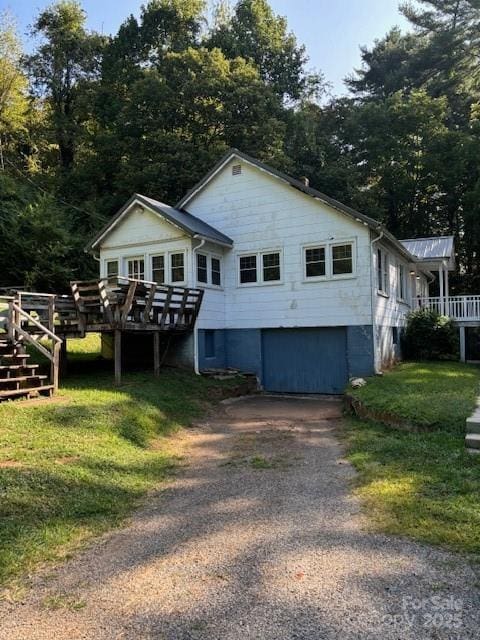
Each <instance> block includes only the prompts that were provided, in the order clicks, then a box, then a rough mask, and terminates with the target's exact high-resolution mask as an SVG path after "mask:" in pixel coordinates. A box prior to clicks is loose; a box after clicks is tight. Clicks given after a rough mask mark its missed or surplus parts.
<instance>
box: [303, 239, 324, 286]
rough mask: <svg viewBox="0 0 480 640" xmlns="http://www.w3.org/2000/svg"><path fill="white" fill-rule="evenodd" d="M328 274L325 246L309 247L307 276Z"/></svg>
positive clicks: (306, 266)
mask: <svg viewBox="0 0 480 640" xmlns="http://www.w3.org/2000/svg"><path fill="white" fill-rule="evenodd" d="M326 275H327V256H326V250H325V247H321V246H319V247H307V248H306V249H305V277H306V278H321V277H323V276H326Z"/></svg>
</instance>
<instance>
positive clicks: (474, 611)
mask: <svg viewBox="0 0 480 640" xmlns="http://www.w3.org/2000/svg"><path fill="white" fill-rule="evenodd" d="M340 420H341V411H340V404H339V402H338V401H337V400H334V399H308V400H302V399H293V398H292V399H281V398H268V397H258V398H250V399H245V400H240V401H238V402H235V403H232V404H229V405H224V406H223V408H222V409H220V410H219V411H218V412H217V413H216V414H215V417H214V418H213V419H211V420H210V422H209V423H207V424H205V425H202V426H198V427H195V428H194V429H190V430H187V431H184V432H183V433H182V434H181V435H180V436H178V437H177V438H178V440H177V438H176V439H175V440H176V446H179V447H181V450H182V451H183V452H184V455H185V462H186V464H185V466H184V467H183V469H182V470H181V472H180V473H179V475H178V476H177V478H176V479H175V480H174V481H172V482H171V483H170V484H169V485H168V486H167V488H166V489H164V490H162V491H160V492H158V493H157V494H154V495H152V496H151V498H150V499H149V500H148V504H147V505H146V507H145V508H144V509H142V510H141V511H139V512H137V514H136V515H135V516H134V517H133V518H132V520H131V521H130V523H129V525H128V526H127V527H125V528H124V529H121V530H118V531H115V532H113V533H111V534H109V535H107V536H104V537H103V538H102V539H101V540H100V541H99V542H97V543H95V544H94V545H93V546H91V547H90V548H89V549H88V550H87V551H85V552H84V553H82V554H80V555H79V556H77V557H76V558H75V559H74V560H71V561H70V562H68V563H66V564H65V565H63V566H62V567H60V568H58V569H57V570H56V571H55V572H54V573H53V574H52V575H50V576H49V577H43V578H37V579H36V584H35V587H34V589H32V590H31V591H30V592H29V593H28V595H27V596H26V597H25V601H24V602H21V603H19V602H15V603H7V602H4V603H2V604H1V607H0V615H1V618H0V638H1V639H2V640H4V639H5V640H16V639H21V640H35V639H40V638H41V639H42V640H43V639H44V640H46V639H48V640H50V639H54V640H63V639H65V640H66V639H68V640H77V639H79V638H88V639H89V640H90V639H91V640H103V639H108V640H113V639H114V638H115V639H120V638H127V639H132V640H142V639H147V638H149V639H153V638H155V639H157V640H162V639H165V640H186V639H192V640H193V639H202V640H207V639H208V640H215V639H222V640H249V639H253V638H255V639H258V640H283V639H287V638H288V639H294V638H303V639H307V638H308V639H309V640H318V639H321V638H339V639H340V638H341V639H342V640H345V639H350V638H351V639H355V640H357V639H359V638H360V639H363V638H372V639H373V638H378V639H379V640H380V639H382V640H389V639H393V638H395V639H399V640H407V639H409V638H416V639H417V640H419V639H422V638H436V639H438V638H462V639H463V638H478V634H479V631H478V630H479V628H480V606H479V605H480V599H479V583H480V579H479V576H478V569H477V568H476V567H475V566H472V565H470V564H469V563H468V561H467V560H465V559H463V558H462V557H461V556H457V555H453V554H450V553H447V552H445V551H442V550H439V549H435V548H432V547H428V546H425V545H420V544H415V543H413V542H409V541H406V540H402V539H399V538H390V537H387V536H384V535H375V534H372V533H369V532H368V531H367V530H366V528H365V522H364V521H363V519H362V516H361V515H360V513H359V505H358V503H357V500H356V499H355V498H353V497H352V492H351V480H352V478H353V476H354V473H353V471H352V469H351V467H350V466H349V465H348V464H347V463H346V462H345V460H344V459H343V458H342V450H341V448H340V446H339V444H338V441H337V438H336V437H335V432H336V430H337V429H338V427H339V422H340ZM475 572H477V574H476V573H475Z"/></svg>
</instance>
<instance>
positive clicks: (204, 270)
mask: <svg viewBox="0 0 480 640" xmlns="http://www.w3.org/2000/svg"><path fill="white" fill-rule="evenodd" d="M197 280H198V282H203V283H205V284H207V282H208V257H207V256H206V255H205V254H204V253H197Z"/></svg>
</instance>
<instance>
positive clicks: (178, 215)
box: [86, 193, 233, 251]
mask: <svg viewBox="0 0 480 640" xmlns="http://www.w3.org/2000/svg"><path fill="white" fill-rule="evenodd" d="M134 203H138V204H141V205H143V206H145V207H146V208H147V209H149V210H150V211H152V212H153V213H155V214H157V215H158V216H160V217H161V218H163V219H165V220H167V222H170V223H171V224H173V225H174V226H176V227H178V228H180V229H181V230H182V231H185V232H186V233H187V234H188V235H190V236H201V237H202V238H206V239H207V240H211V241H213V242H216V243H219V244H222V245H228V246H232V245H233V240H232V239H231V238H229V237H228V236H226V235H225V234H223V233H221V232H220V231H217V229H214V228H213V227H211V226H210V225H209V224H207V223H206V222H203V220H200V218H197V217H196V216H193V215H192V214H191V213H188V212H187V211H179V210H178V209H175V208H174V207H171V206H170V205H168V204H165V203H164V202H160V201H159V200H154V199H153V198H147V196H142V195H141V194H140V193H135V194H133V196H132V197H131V198H130V199H129V200H128V202H126V203H125V204H124V205H123V207H122V208H121V209H120V210H119V211H118V212H117V213H116V214H115V215H114V216H113V218H111V219H110V220H109V221H108V222H107V224H106V225H105V226H104V227H103V229H101V230H100V231H99V232H98V233H97V235H96V236H95V238H94V239H93V240H92V241H91V242H89V244H88V245H87V247H86V250H87V251H91V250H92V249H95V247H96V246H97V245H98V244H99V243H100V241H101V240H102V239H103V238H104V237H105V236H106V235H107V234H108V233H109V232H110V231H112V229H113V228H114V227H115V226H116V225H117V224H118V223H119V222H120V220H121V219H122V218H123V216H124V215H126V214H127V212H128V210H129V209H130V207H131V205H132V204H134Z"/></svg>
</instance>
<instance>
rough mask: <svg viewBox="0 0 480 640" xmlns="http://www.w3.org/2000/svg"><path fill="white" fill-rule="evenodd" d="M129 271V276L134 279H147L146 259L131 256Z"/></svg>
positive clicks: (128, 261)
mask: <svg viewBox="0 0 480 640" xmlns="http://www.w3.org/2000/svg"><path fill="white" fill-rule="evenodd" d="M127 272H128V277H129V278H132V279H133V280H145V260H144V259H143V258H129V259H128V260H127Z"/></svg>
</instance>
